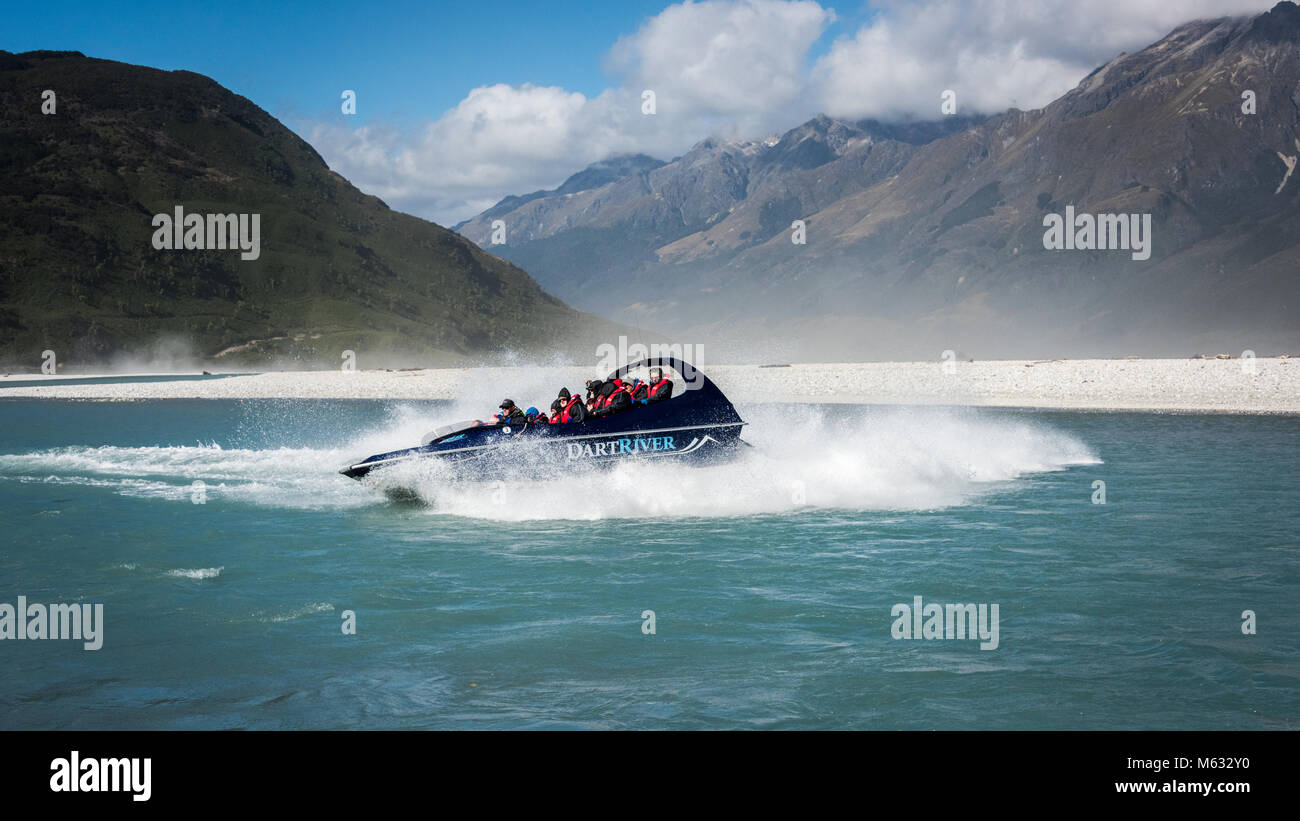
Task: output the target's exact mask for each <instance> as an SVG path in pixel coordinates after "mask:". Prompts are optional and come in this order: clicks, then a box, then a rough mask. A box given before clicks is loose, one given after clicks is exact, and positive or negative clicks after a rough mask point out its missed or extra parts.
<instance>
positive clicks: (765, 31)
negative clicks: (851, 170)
mask: <svg viewBox="0 0 1300 821" xmlns="http://www.w3.org/2000/svg"><path fill="white" fill-rule="evenodd" d="M834 17H835V13H834V12H833V11H831V10H830V9H824V8H822V7H821V6H820V5H818V4H817V3H815V2H812V1H811V0H800V1H799V2H782V0H744V2H724V0H711V1H710V2H705V3H687V4H683V5H677V6H670V7H668V8H667V9H665V10H664V11H663V12H662V13H660V14H659V15H658V16H656V17H654V18H652V19H651V20H650V21H649V22H647V23H646V24H645V25H644V26H642V27H641V29H640V30H639V31H638V32H636V34H634V35H631V36H629V37H623V38H621V39H620V40H619V41H618V42H617V43H615V44H614V47H613V49H611V51H610V55H609V60H608V65H609V67H610V68H611V69H613V70H614V71H616V72H619V73H623V74H625V75H626V76H627V78H628V81H629V83H630V85H631V86H632V87H640V88H648V89H652V90H653V91H654V92H655V94H656V95H657V96H658V102H659V108H660V111H661V113H665V114H676V115H679V116H690V115H700V114H703V115H706V116H716V115H732V116H740V117H759V118H762V117H764V116H766V115H767V114H768V113H769V112H771V111H772V110H773V109H778V108H781V107H784V106H786V105H788V104H789V103H790V102H791V101H792V100H794V99H795V98H796V97H798V96H799V95H800V94H801V93H802V92H803V90H804V81H805V74H806V72H805V62H806V60H807V55H808V49H809V48H810V47H811V46H812V44H813V43H815V42H816V41H817V39H818V38H819V37H821V35H822V32H824V31H825V30H826V27H827V26H828V25H830V23H831V21H832V20H833V19H834ZM701 136H703V135H701Z"/></svg>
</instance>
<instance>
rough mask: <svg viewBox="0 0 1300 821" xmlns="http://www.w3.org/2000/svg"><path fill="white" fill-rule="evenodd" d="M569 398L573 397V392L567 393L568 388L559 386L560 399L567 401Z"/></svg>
mask: <svg viewBox="0 0 1300 821" xmlns="http://www.w3.org/2000/svg"><path fill="white" fill-rule="evenodd" d="M571 398H573V394H571V393H569V389H568V388H560V399H563V400H564V401H565V402H568V401H569V400H570V399H571Z"/></svg>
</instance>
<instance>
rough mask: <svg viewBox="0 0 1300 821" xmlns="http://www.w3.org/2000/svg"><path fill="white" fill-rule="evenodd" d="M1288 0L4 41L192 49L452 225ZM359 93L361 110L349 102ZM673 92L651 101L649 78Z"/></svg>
mask: <svg viewBox="0 0 1300 821" xmlns="http://www.w3.org/2000/svg"><path fill="white" fill-rule="evenodd" d="M1271 4H1272V0H1179V2H1175V3H1170V2H1168V0H1089V1H1088V2H1084V3H1080V2H1077V0H873V2H871V3H864V2H852V3H840V4H836V3H832V2H829V0H704V2H694V3H692V2H685V3H678V4H667V3H664V2H662V0H660V1H659V2H649V0H616V1H615V2H593V3H575V2H555V1H554V0H552V1H551V2H529V3H521V2H492V3H482V4H479V3H464V2H458V3H445V2H436V3H430V2H424V3H418V2H410V3H407V2H393V3H373V4H358V3H341V2H318V3H308V2H299V1H298V0H288V2H279V3H275V2H272V3H251V2H238V1H235V2H221V3H206V4H201V5H200V4H193V3H181V2H156V3H155V2H147V3H145V2H123V3H103V2H67V1H63V2H61V1H60V0H33V2H28V3H23V4H17V3H11V4H10V5H9V7H8V8H7V9H6V10H5V12H4V28H3V31H2V32H0V48H2V49H5V50H8V51H14V52H20V51H28V50H32V49H42V48H43V49H70V50H76V51H81V52H83V53H85V54H87V55H88V56H92V57H100V58H106V59H113V60H121V61H123V62H129V63H136V64H141V65H147V66H153V67H156V68H162V69H187V70H190V71H195V72H198V73H200V74H205V75H207V76H209V77H212V78H213V79H214V80H216V81H217V82H219V83H221V84H222V85H224V86H225V87H226V88H229V89H231V90H232V91H234V92H236V93H239V94H242V95H244V96H246V97H248V98H249V99H251V100H252V101H253V102H255V103H257V104H258V105H260V106H261V107H263V108H265V109H266V110H267V111H269V112H270V113H271V114H272V115H274V116H276V117H277V118H279V119H280V120H281V121H282V122H284V123H285V124H286V125H287V126H289V127H290V128H292V129H294V130H295V131H296V132H297V133H298V134H300V135H301V136H302V137H304V138H305V139H307V140H308V141H309V142H310V143H311V144H312V145H313V146H314V147H315V148H316V149H317V150H318V151H319V152H320V153H321V155H322V156H323V157H324V158H325V160H326V161H327V162H328V163H329V164H330V166H331V167H332V168H334V169H335V170H336V171H338V172H339V173H341V174H343V175H344V176H345V177H347V178H348V179H349V180H351V181H352V182H353V183H354V184H356V185H357V186H358V187H359V188H361V189H362V190H364V191H367V192H369V193H373V194H376V195H378V196H380V197H382V198H383V199H384V200H385V201H387V202H388V203H389V204H390V205H392V206H393V207H394V208H398V209H401V210H404V211H408V212H410V213H413V214H417V215H419V216H423V217H428V218H430V219H434V220H436V221H438V222H441V223H443V224H453V223H455V222H457V221H459V220H461V219H464V218H467V217H469V216H472V215H473V214H475V213H478V212H479V211H481V210H483V209H485V208H487V207H489V206H490V205H492V204H493V203H494V202H496V201H497V200H499V199H500V198H502V197H504V196H506V195H508V194H519V193H526V192H529V191H533V190H536V189H538V188H550V187H554V186H556V185H558V184H559V183H561V182H562V181H563V180H564V179H565V177H567V176H568V175H570V174H572V173H574V172H576V171H578V170H581V169H582V168H583V167H585V166H587V165H588V164H590V163H592V162H596V161H598V160H601V159H604V158H606V157H608V156H610V155H612V154H624V153H647V154H650V155H652V156H656V157H660V158H662V159H670V158H672V157H673V156H675V155H678V154H680V153H683V152H685V151H686V150H688V149H689V147H690V146H691V145H693V144H694V143H696V142H698V141H699V140H702V139H704V138H706V137H715V138H721V139H736V140H744V139H763V138H765V137H767V136H769V135H773V134H779V133H781V132H782V131H784V130H786V129H789V128H792V127H794V126H796V125H798V124H799V123H801V122H803V121H804V120H806V119H808V118H809V117H811V116H812V115H814V114H816V113H819V112H823V113H827V114H830V115H831V116H836V117H842V118H845V119H858V118H862V117H877V118H880V119H884V120H897V119H903V118H913V119H914V118H930V119H933V118H936V117H938V116H939V111H938V105H939V101H940V94H941V93H943V92H944V91H945V90H947V89H952V90H955V92H956V97H957V100H958V107H959V110H960V112H961V113H973V112H983V113H994V112H998V111H1003V110H1005V109H1007V108H1008V107H1010V106H1013V105H1014V106H1017V107H1019V108H1035V107H1039V106H1042V105H1046V104H1048V103H1050V102H1051V101H1052V100H1053V99H1055V98H1057V97H1059V96H1060V95H1061V94H1063V93H1065V92H1066V91H1068V90H1069V89H1070V88H1072V87H1073V86H1074V85H1075V84H1076V83H1077V82H1078V81H1079V80H1080V79H1082V78H1083V77H1084V76H1086V75H1087V74H1088V73H1089V72H1091V71H1092V70H1093V69H1094V68H1096V67H1097V66H1099V65H1101V64H1102V63H1104V62H1106V61H1108V60H1110V59H1112V58H1113V57H1114V56H1115V55H1117V54H1118V53H1119V52H1120V51H1133V50H1136V49H1140V48H1143V47H1144V46H1146V45H1149V44H1150V43H1152V42H1154V41H1156V40H1158V39H1159V38H1160V37H1162V36H1164V35H1165V34H1166V33H1168V31H1169V30H1170V29H1172V28H1173V27H1174V26H1176V25H1178V24H1180V23H1182V22H1186V21H1187V20H1190V19H1193V18H1196V17H1217V16H1222V15H1225V14H1240V13H1258V12H1260V11H1265V10H1267V9H1268V7H1269V6H1270V5H1271ZM344 89H352V90H354V91H355V92H356V93H357V113H356V116H344V115H343V113H342V112H341V111H340V107H339V106H340V94H341V92H342V91H343V90H344ZM645 90H653V91H654V92H655V94H656V95H657V98H656V99H657V105H658V107H657V110H656V111H655V113H654V115H653V116H646V115H645V112H644V110H643V109H642V94H643V92H644V91H645Z"/></svg>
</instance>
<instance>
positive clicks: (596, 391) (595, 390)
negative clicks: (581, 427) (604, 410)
mask: <svg viewBox="0 0 1300 821" xmlns="http://www.w3.org/2000/svg"><path fill="white" fill-rule="evenodd" d="M604 385H605V383H603V382H601V381H600V380H599V379H588V380H587V400H586V404H587V413H588V414H594V413H595V412H596V411H598V410H600V404H601V401H602V400H603V397H602V396H601V395H600V390H601V388H603V387H604Z"/></svg>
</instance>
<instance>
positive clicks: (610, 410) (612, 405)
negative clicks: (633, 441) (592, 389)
mask: <svg viewBox="0 0 1300 821" xmlns="http://www.w3.org/2000/svg"><path fill="white" fill-rule="evenodd" d="M599 402H600V404H599V405H598V406H597V408H596V410H594V411H592V414H591V415H592V416H608V415H610V414H614V413H622V412H623V411H625V410H627V409H628V408H630V407H632V395H631V394H629V393H628V392H627V386H626V385H624V384H623V380H621V379H618V378H617V377H616V378H614V379H611V380H609V381H608V382H605V383H604V384H603V385H602V386H601V389H600V400H599Z"/></svg>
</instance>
